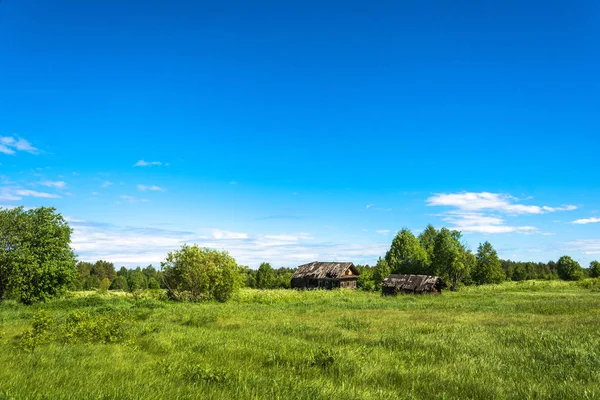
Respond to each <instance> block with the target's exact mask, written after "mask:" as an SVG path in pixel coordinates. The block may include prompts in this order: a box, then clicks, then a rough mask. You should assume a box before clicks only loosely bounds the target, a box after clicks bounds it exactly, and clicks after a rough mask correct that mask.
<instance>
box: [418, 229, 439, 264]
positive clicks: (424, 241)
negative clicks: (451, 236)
mask: <svg viewBox="0 0 600 400" xmlns="http://www.w3.org/2000/svg"><path fill="white" fill-rule="evenodd" d="M438 233H439V232H438V231H437V230H436V229H435V228H434V227H433V225H431V224H429V225H427V227H426V228H425V230H424V231H423V232H421V234H420V235H419V242H420V243H421V246H422V247H423V248H424V249H425V251H426V252H427V255H428V256H429V260H433V249H434V247H435V238H436V237H437V235H438Z"/></svg>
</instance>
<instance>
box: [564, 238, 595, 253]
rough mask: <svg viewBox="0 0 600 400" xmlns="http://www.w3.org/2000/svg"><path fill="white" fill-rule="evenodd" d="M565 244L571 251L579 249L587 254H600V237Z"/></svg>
mask: <svg viewBox="0 0 600 400" xmlns="http://www.w3.org/2000/svg"><path fill="white" fill-rule="evenodd" d="M563 244H564V245H566V246H567V247H568V248H569V249H570V250H571V251H579V252H581V253H583V254H586V255H596V254H600V239H583V240H576V241H572V242H565V243H563Z"/></svg>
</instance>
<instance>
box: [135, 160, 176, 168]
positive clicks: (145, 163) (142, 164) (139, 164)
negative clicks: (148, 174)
mask: <svg viewBox="0 0 600 400" xmlns="http://www.w3.org/2000/svg"><path fill="white" fill-rule="evenodd" d="M159 165H164V166H168V165H169V163H163V162H161V161H144V160H139V161H138V162H136V163H135V164H133V166H134V167H152V166H159Z"/></svg>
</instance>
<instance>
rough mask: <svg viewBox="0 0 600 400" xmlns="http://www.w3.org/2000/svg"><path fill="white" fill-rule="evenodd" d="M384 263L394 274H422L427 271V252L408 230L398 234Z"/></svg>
mask: <svg viewBox="0 0 600 400" xmlns="http://www.w3.org/2000/svg"><path fill="white" fill-rule="evenodd" d="M385 261H387V263H388V265H389V266H390V268H391V270H392V273H394V274H424V273H427V272H428V270H429V257H428V256H427V252H426V251H425V249H423V247H422V246H421V243H419V240H418V239H417V238H416V237H415V236H414V235H413V234H412V232H411V231H410V230H408V229H402V230H401V231H400V232H398V234H397V235H396V237H395V238H394V240H393V241H392V246H391V247H390V250H389V251H388V252H387V253H386V255H385Z"/></svg>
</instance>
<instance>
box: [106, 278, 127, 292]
mask: <svg viewBox="0 0 600 400" xmlns="http://www.w3.org/2000/svg"><path fill="white" fill-rule="evenodd" d="M110 290H124V291H129V285H128V284H127V278H126V277H125V276H123V275H119V276H117V277H116V278H115V280H114V281H112V283H111V284H110Z"/></svg>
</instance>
